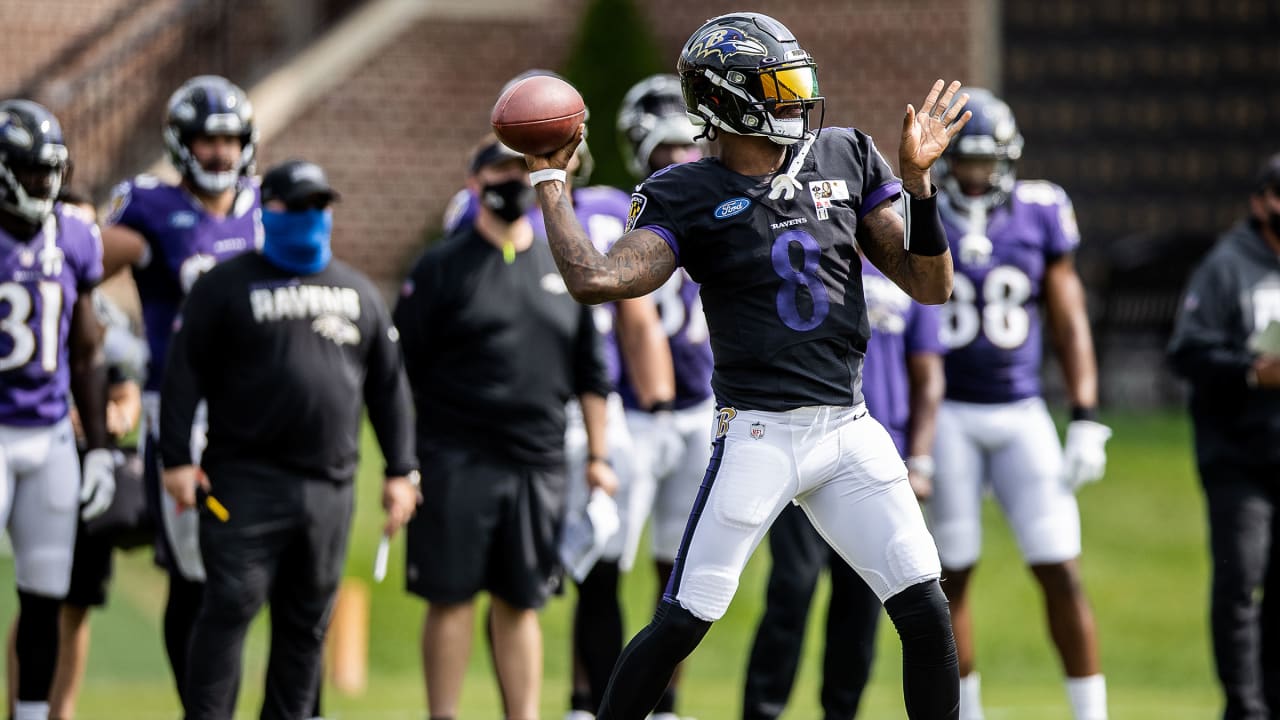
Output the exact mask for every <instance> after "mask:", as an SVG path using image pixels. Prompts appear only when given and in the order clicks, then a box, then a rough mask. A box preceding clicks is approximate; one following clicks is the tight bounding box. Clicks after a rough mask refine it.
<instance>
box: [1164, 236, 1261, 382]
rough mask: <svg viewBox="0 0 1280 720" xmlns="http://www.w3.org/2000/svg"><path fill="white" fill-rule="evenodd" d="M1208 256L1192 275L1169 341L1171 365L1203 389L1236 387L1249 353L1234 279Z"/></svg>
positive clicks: (1250, 359) (1250, 360) (1248, 362)
mask: <svg viewBox="0 0 1280 720" xmlns="http://www.w3.org/2000/svg"><path fill="white" fill-rule="evenodd" d="M1214 259H1215V256H1210V258H1209V260H1207V261H1206V262H1205V263H1204V264H1203V265H1201V266H1200V268H1198V269H1197V270H1196V272H1195V273H1194V274H1193V275H1192V276H1191V282H1190V283H1189V284H1188V285H1187V292H1186V294H1185V295H1184V296H1183V300H1182V305H1181V306H1180V308H1179V310H1178V317H1177V321H1176V323H1175V325H1174V329H1173V338H1172V339H1171V340H1170V341H1169V361H1170V364H1171V365H1172V366H1173V369H1174V370H1175V371H1176V372H1177V373H1178V374H1179V375H1182V376H1183V377H1185V378H1187V379H1188V380H1190V381H1191V382H1192V383H1193V384H1194V385H1196V386H1197V387H1199V388H1200V389H1203V390H1211V391H1212V390H1217V391H1226V392H1233V393H1234V392H1240V391H1243V390H1244V389H1245V387H1246V385H1245V382H1246V380H1245V378H1246V375H1247V373H1248V370H1249V367H1250V366H1251V365H1252V364H1253V357H1252V355H1250V353H1249V351H1248V349H1247V348H1246V347H1245V340H1246V337H1245V336H1246V333H1245V330H1244V324H1243V319H1242V318H1241V317H1240V308H1239V305H1238V303H1237V302H1236V301H1235V297H1236V292H1237V288H1236V286H1235V285H1236V284H1235V282H1233V280H1232V277H1231V273H1229V272H1226V270H1227V268H1225V267H1222V268H1221V269H1220V268H1219V267H1217V266H1215V264H1214V263H1213V261H1214Z"/></svg>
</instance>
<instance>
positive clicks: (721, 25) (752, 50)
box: [676, 12, 825, 145]
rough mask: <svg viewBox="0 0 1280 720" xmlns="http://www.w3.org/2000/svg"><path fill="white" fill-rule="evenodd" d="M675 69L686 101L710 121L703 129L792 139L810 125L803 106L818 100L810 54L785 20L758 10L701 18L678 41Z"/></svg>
mask: <svg viewBox="0 0 1280 720" xmlns="http://www.w3.org/2000/svg"><path fill="white" fill-rule="evenodd" d="M676 70H677V71H678V72H679V74H680V82H681V84H682V86H683V88H684V99H685V106H686V108H687V109H688V112H689V114H690V115H691V116H693V117H695V118H697V119H699V120H701V121H702V122H703V123H705V124H706V125H707V126H708V127H709V129H708V130H706V131H705V133H706V134H707V136H708V137H714V135H715V133H716V132H727V133H733V134H735V135H756V136H763V137H767V138H769V139H770V140H772V141H773V142H775V143H778V144H779V145H791V144H792V143H796V142H799V141H800V140H802V139H803V138H804V137H805V134H806V133H807V132H808V131H809V113H810V112H811V111H812V110H813V109H815V108H821V107H824V106H825V105H824V98H823V97H822V96H821V95H820V94H819V92H818V72H817V65H816V64H815V63H814V62H813V58H811V57H810V56H809V53H808V52H806V51H805V50H804V49H803V48H801V47H800V43H799V42H797V41H796V38H795V36H794V35H793V34H792V33H791V31H790V30H788V29H787V28H786V26H784V25H783V24H782V23H780V22H778V21H777V20H774V19H773V18H771V17H769V16H768V15H761V14H760V13H749V12H743V13H731V14H728V15H721V16H720V17H717V18H713V19H711V20H708V21H707V22H706V23H705V24H703V26H702V27H700V28H698V30H697V31H696V32H694V34H693V36H692V37H690V38H689V41H688V42H687V43H685V46H684V50H682V51H681V52H680V60H679V61H678V62H677V64H676ZM821 124H822V121H821V119H819V122H818V125H819V127H821Z"/></svg>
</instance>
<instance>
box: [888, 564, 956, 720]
mask: <svg viewBox="0 0 1280 720" xmlns="http://www.w3.org/2000/svg"><path fill="white" fill-rule="evenodd" d="M884 609H885V610H887V611H888V612H889V619H891V620H893V625H894V627H896V628H897V630H898V637H899V638H900V639H901V640H902V694H903V697H904V698H905V699H906V704H907V717H908V718H910V719H911V720H957V719H958V718H959V717H960V667H959V660H958V658H957V656H956V639H955V635H953V634H952V632H951V614H950V611H948V609H947V597H946V595H943V594H942V586H941V585H939V584H938V581H937V580H930V581H929V582H923V583H920V584H919V585H912V586H911V587H909V588H907V589H906V590H903V591H902V592H900V593H898V594H897V595H894V596H893V597H891V598H889V599H888V600H886V601H885V603H884Z"/></svg>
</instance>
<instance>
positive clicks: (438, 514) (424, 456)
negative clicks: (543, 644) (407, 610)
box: [405, 444, 567, 609]
mask: <svg viewBox="0 0 1280 720" xmlns="http://www.w3.org/2000/svg"><path fill="white" fill-rule="evenodd" d="M418 457H419V459H420V460H421V463H422V467H423V476H422V496H423V501H422V505H421V507H419V508H418V513H417V515H415V516H414V518H413V519H412V520H410V521H409V532H408V545H407V553H406V555H407V557H406V567H405V584H406V586H407V588H408V590H409V592H411V593H414V594H415V595H420V596H422V597H423V598H426V600H427V601H428V602H433V603H441V604H454V603H460V602H466V601H468V600H470V599H471V598H472V597H474V596H475V595H476V593H478V592H480V591H488V592H489V593H491V594H493V595H495V596H497V597H499V598H501V599H502V600H504V601H505V602H507V603H509V604H510V605H512V606H514V607H518V608H533V609H536V608H540V607H542V605H543V604H544V603H546V601H547V598H548V597H550V596H551V594H552V593H554V592H555V591H556V589H557V588H558V587H559V585H560V574H561V568H560V558H559V552H558V547H559V543H560V528H561V526H562V525H563V524H564V512H565V488H566V483H567V474H566V472H565V470H564V468H563V467H554V468H544V467H528V466H522V465H516V464H513V463H510V462H508V461H505V460H503V459H501V458H497V457H494V455H493V454H492V453H483V452H477V451H473V450H469V449H464V448H460V447H456V446H454V447H447V448H442V447H433V446H429V447H423V446H422V445H421V444H420V445H419V448H418Z"/></svg>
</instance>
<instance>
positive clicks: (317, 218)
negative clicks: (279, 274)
mask: <svg viewBox="0 0 1280 720" xmlns="http://www.w3.org/2000/svg"><path fill="white" fill-rule="evenodd" d="M262 229H263V231H264V236H265V237H264V238H263V242H262V254H263V255H265V256H266V258H267V259H268V260H270V261H271V264H273V265H275V266H276V267H278V268H280V269H281V270H287V271H289V272H292V273H297V274H299V275H312V274H314V273H318V272H320V271H321V270H323V269H325V267H326V266H327V265H328V264H329V259H330V258H331V257H333V251H332V250H330V249H329V236H330V235H331V234H332V233H333V211H331V210H305V211H302V212H277V211H275V210H263V211H262Z"/></svg>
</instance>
